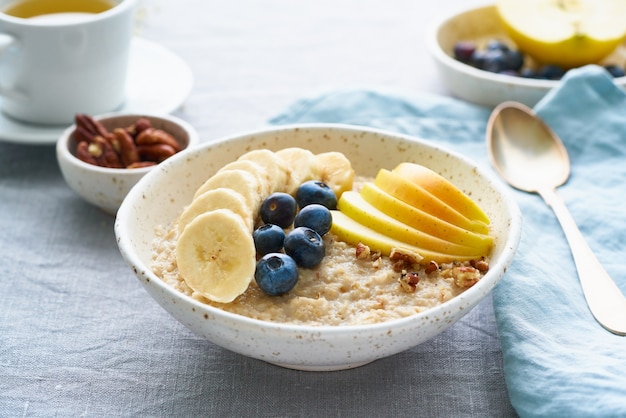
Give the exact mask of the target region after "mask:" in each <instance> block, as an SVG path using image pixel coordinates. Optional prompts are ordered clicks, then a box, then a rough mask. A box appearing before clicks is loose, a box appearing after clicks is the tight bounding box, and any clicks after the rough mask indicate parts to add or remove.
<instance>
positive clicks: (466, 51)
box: [454, 41, 476, 62]
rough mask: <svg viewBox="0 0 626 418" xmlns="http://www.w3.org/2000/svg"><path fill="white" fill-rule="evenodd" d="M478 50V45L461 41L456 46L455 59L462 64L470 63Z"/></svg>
mask: <svg viewBox="0 0 626 418" xmlns="http://www.w3.org/2000/svg"><path fill="white" fill-rule="evenodd" d="M475 50H476V44H475V43H474V42H470V41H460V42H457V43H456V44H455V45H454V58H456V59H457V60H459V61H461V62H469V61H470V60H471V59H472V54H473V53H474V51H475Z"/></svg>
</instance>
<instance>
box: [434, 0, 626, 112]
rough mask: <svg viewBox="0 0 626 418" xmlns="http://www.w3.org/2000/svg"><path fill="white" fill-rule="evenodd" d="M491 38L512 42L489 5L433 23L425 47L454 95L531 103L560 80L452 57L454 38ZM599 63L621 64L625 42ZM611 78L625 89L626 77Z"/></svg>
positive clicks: (625, 56)
mask: <svg viewBox="0 0 626 418" xmlns="http://www.w3.org/2000/svg"><path fill="white" fill-rule="evenodd" d="M494 38H496V39H500V40H503V41H506V42H511V43H512V44H513V42H512V41H511V39H510V38H509V37H508V36H507V34H506V31H505V29H504V28H503V26H502V24H501V23H500V18H499V16H498V13H497V10H496V7H495V6H493V5H492V6H484V7H480V8H475V9H470V10H466V11H463V12H461V13H458V14H455V15H453V16H450V17H447V18H445V19H443V20H441V21H440V22H438V23H437V24H435V25H434V27H433V29H432V30H431V31H430V33H429V35H428V38H427V43H428V49H429V51H430V53H431V55H432V56H433V58H434V60H435V63H436V65H437V68H438V71H439V74H440V77H441V79H442V80H443V82H444V84H445V85H446V86H447V88H448V90H449V91H450V92H451V93H452V94H453V95H454V96H456V97H458V98H460V99H463V100H467V101H469V102H473V103H476V104H479V105H483V106H489V107H493V106H496V105H498V104H500V103H502V102H504V101H507V100H514V101H518V102H521V103H524V104H526V105H527V106H531V107H532V106H534V105H535V104H536V103H537V102H538V101H539V100H540V99H541V98H542V97H543V96H545V95H546V93H547V92H548V91H550V89H552V88H554V87H556V86H557V85H558V84H559V83H560V81H558V80H536V79H527V78H522V77H515V76H510V75H504V74H496V73H491V72H488V71H484V70H479V69H477V68H474V67H472V66H470V65H467V64H464V63H462V62H460V61H458V60H456V59H455V58H454V55H453V50H454V45H455V44H456V43H457V42H458V41H475V42H478V43H483V42H486V41H488V40H490V39H494ZM603 63H612V64H617V65H620V66H621V67H622V68H624V65H625V64H626V43H624V44H622V45H621V46H619V47H618V48H617V50H616V51H615V52H614V53H613V54H612V55H611V56H609V57H607V58H606V59H605V60H604V61H603ZM601 64H602V63H601ZM614 82H615V84H616V85H617V86H619V87H621V88H622V89H626V77H619V78H615V79H614Z"/></svg>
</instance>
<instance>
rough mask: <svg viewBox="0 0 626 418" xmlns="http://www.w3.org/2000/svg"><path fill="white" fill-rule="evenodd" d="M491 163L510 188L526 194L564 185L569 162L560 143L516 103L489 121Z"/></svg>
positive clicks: (499, 109)
mask: <svg viewBox="0 0 626 418" xmlns="http://www.w3.org/2000/svg"><path fill="white" fill-rule="evenodd" d="M488 131H489V132H490V133H491V134H490V135H487V147H488V149H489V150H490V151H491V152H490V154H489V156H490V158H491V163H492V165H493V166H494V167H495V169H496V170H497V171H498V173H499V174H500V175H501V176H502V177H503V178H504V179H506V181H507V182H508V183H509V184H510V185H511V186H513V187H515V188H517V189H520V190H523V191H525V192H539V189H542V188H546V187H550V188H555V187H558V186H561V185H563V184H565V182H566V181H567V179H568V178H569V175H570V163H569V156H568V154H567V150H566V149H565V146H564V145H563V142H561V140H560V139H559V138H558V137H557V135H556V134H555V133H554V132H553V131H552V129H550V127H549V126H548V125H546V123H545V122H544V121H543V120H541V119H539V118H537V117H536V116H535V115H534V114H533V113H532V110H530V109H529V108H528V107H526V106H525V105H523V104H521V103H517V102H505V103H503V104H501V105H500V106H498V107H497V108H496V109H495V110H494V112H493V114H492V118H491V119H490V122H489V129H488Z"/></svg>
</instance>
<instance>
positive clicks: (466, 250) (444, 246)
mask: <svg viewBox="0 0 626 418" xmlns="http://www.w3.org/2000/svg"><path fill="white" fill-rule="evenodd" d="M337 209H339V210H340V211H341V212H342V213H344V214H345V215H346V216H348V217H350V218H352V219H354V220H355V221H357V222H358V223H360V224H361V225H363V226H365V227H368V228H370V229H373V230H374V231H377V232H380V233H381V234H385V235H386V236H388V237H390V238H393V239H396V240H398V241H401V242H404V243H407V244H409V245H411V246H414V247H419V248H423V249H425V250H430V251H435V252H439V253H445V254H457V255H468V256H473V257H481V256H483V255H486V254H487V253H488V252H489V249H490V248H491V246H490V245H482V246H480V247H470V246H466V245H459V244H454V243H452V242H450V241H447V240H445V239H441V238H437V237H434V236H432V235H429V234H426V233H424V232H422V231H419V230H417V229H415V228H412V227H410V226H408V225H406V224H404V223H403V222H401V221H398V220H396V219H394V218H392V217H391V216H389V215H386V214H385V213H383V212H381V211H380V210H378V209H377V208H376V207H375V206H373V205H371V204H370V203H368V202H367V201H365V199H363V197H362V196H361V195H360V194H359V193H357V192H355V191H348V192H344V193H343V194H342V195H341V198H340V199H339V201H338V202H337Z"/></svg>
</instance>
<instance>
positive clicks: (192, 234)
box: [176, 209, 256, 303]
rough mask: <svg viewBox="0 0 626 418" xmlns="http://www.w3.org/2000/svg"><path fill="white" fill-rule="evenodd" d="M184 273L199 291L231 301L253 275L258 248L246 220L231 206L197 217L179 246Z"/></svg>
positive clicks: (177, 259) (216, 298) (243, 288)
mask: <svg viewBox="0 0 626 418" xmlns="http://www.w3.org/2000/svg"><path fill="white" fill-rule="evenodd" d="M176 262H177V264H178V269H179V271H180V274H181V276H182V277H183V279H184V280H185V282H186V283H187V285H188V286H189V287H190V288H191V289H193V290H194V291H195V292H196V293H197V294H200V295H202V296H204V297H206V298H207V299H210V300H212V301H215V302H220V303H229V302H232V301H233V300H235V298H236V297H237V296H239V295H241V294H242V293H243V292H245V291H246V289H247V288H248V285H249V284H250V282H251V281H252V278H253V277H254V270H255V267H256V251H255V248H254V241H253V239H252V235H251V234H250V230H249V229H248V226H247V225H246V223H245V222H244V221H243V219H241V217H240V216H239V215H237V214H236V213H234V212H233V211H231V210H229V209H216V210H213V211H210V212H206V213H204V214H202V215H200V216H197V217H196V218H195V219H194V220H193V221H192V222H191V223H190V224H189V225H187V227H186V228H185V230H184V231H183V233H182V234H181V235H180V237H179V238H178V243H177V245H176Z"/></svg>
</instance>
